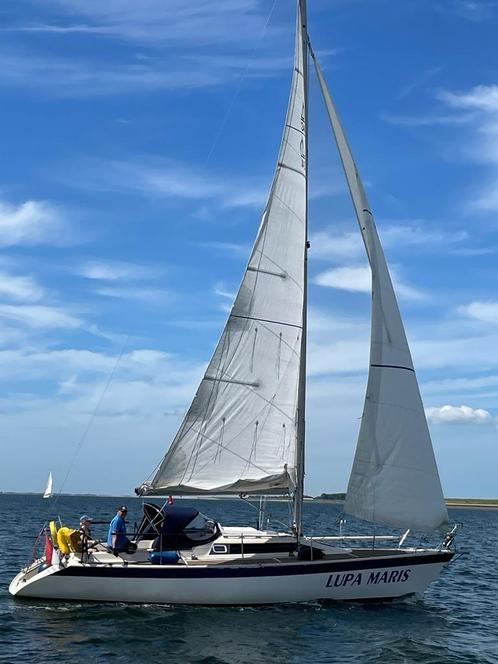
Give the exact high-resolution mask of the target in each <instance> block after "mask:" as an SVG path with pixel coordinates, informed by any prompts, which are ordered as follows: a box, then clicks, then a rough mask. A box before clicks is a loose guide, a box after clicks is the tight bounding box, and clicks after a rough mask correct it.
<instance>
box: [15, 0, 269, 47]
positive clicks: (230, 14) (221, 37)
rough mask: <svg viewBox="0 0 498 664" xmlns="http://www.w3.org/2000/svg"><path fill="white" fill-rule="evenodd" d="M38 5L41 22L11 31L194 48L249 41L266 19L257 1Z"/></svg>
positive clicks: (78, 0) (55, 1) (67, 0)
mask: <svg viewBox="0 0 498 664" xmlns="http://www.w3.org/2000/svg"><path fill="white" fill-rule="evenodd" d="M40 5H41V9H42V10H43V14H44V16H45V17H46V18H45V21H43V22H42V21H40V22H39V23H38V24H35V23H32V24H30V25H18V26H15V25H11V26H10V27H11V29H16V28H17V29H20V30H24V31H37V32H48V33H50V34H54V33H60V34H65V33H69V34H74V33H75V32H80V33H82V34H95V35H97V36H103V37H112V38H116V39H120V40H125V41H130V42H133V43H139V44H142V45H147V46H156V47H164V46H165V45H171V46H177V45H178V44H181V45H182V46H196V47H197V48H198V47H201V46H210V45H213V44H214V45H217V44H227V43H228V44H230V43H231V44H234V43H235V44H237V43H238V44H240V43H247V42H251V40H253V39H254V36H255V35H258V34H259V33H260V32H261V31H262V30H263V28H264V26H265V23H266V21H267V16H266V15H265V14H263V13H262V12H261V10H260V5H259V2H257V0H220V1H219V2H217V3H216V4H213V3H206V2H205V1H204V0H189V2H188V3H185V2H183V0H169V1H168V3H167V4H165V3H164V2H161V1H160V0H141V2H139V3H137V2H134V1H133V0H121V1H120V2H118V3H102V2H99V1H98V0H88V2H85V1H84V0H48V1H47V2H44V3H40ZM51 10H52V12H53V15H52V12H51ZM55 15H57V16H58V19H59V20H57V22H56V21H55V20H54V18H55ZM47 19H48V20H47ZM50 19H52V20H50ZM227 25H230V26H231V29H230V30H227V29H226V26H227ZM270 30H271V26H270ZM271 32H273V34H275V31H274V30H271Z"/></svg>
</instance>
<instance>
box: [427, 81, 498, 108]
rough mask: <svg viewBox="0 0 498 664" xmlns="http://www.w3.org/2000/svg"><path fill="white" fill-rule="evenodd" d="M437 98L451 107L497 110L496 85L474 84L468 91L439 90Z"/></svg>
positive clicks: (497, 92)
mask: <svg viewBox="0 0 498 664" xmlns="http://www.w3.org/2000/svg"><path fill="white" fill-rule="evenodd" d="M438 97H439V99H441V101H443V102H445V103H446V104H447V105H448V106H451V107H453V108H459V109H460V108H463V109H471V110H478V111H485V112H486V113H496V112H498V85H476V86H475V87H473V88H471V90H470V91H469V92H461V93H458V92H450V91H449V90H441V91H440V92H439V93H438Z"/></svg>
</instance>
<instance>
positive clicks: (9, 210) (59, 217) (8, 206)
mask: <svg viewBox="0 0 498 664" xmlns="http://www.w3.org/2000/svg"><path fill="white" fill-rule="evenodd" d="M73 239H74V238H72V237H70V229H69V226H68V224H67V222H66V220H65V219H64V218H63V214H62V212H61V210H60V209H59V208H57V207H56V206H55V205H53V204H51V203H49V202H47V201H25V202H24V203H20V204H18V205H14V204H12V203H8V202H6V201H0V246H3V247H7V246H13V245H36V244H53V245H59V246H61V245H62V246H63V245H65V244H68V243H69V242H70V241H73Z"/></svg>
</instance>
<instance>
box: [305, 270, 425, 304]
mask: <svg viewBox="0 0 498 664" xmlns="http://www.w3.org/2000/svg"><path fill="white" fill-rule="evenodd" d="M391 276H392V279H393V282H394V289H395V291H396V293H397V294H398V295H399V297H401V298H403V299H405V300H421V299H423V298H424V295H423V293H422V292H421V291H418V290H416V289H415V288H412V287H411V286H408V285H406V284H404V283H403V282H401V281H400V280H399V278H397V276H396V274H395V272H394V271H393V269H392V268H391ZM371 282H372V279H371V271H370V268H369V267H368V266H367V265H351V266H345V267H336V268H331V269H330V270H325V272H321V273H320V274H317V275H316V277H315V278H314V279H313V283H315V284H317V285H318V286H327V287H328V288H337V289H339V290H347V291H351V292H355V293H370V292H371V288H372V286H371Z"/></svg>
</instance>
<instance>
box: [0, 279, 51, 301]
mask: <svg viewBox="0 0 498 664" xmlns="http://www.w3.org/2000/svg"><path fill="white" fill-rule="evenodd" d="M43 294H44V290H43V288H42V287H41V286H39V285H38V284H37V282H36V281H35V280H34V279H33V278H32V277H26V276H23V277H19V276H14V275H12V274H8V273H7V272H2V271H0V296H2V295H3V296H4V297H7V298H8V299H9V300H17V301H21V302H36V301H37V300H40V299H41V298H42V296H43Z"/></svg>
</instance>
